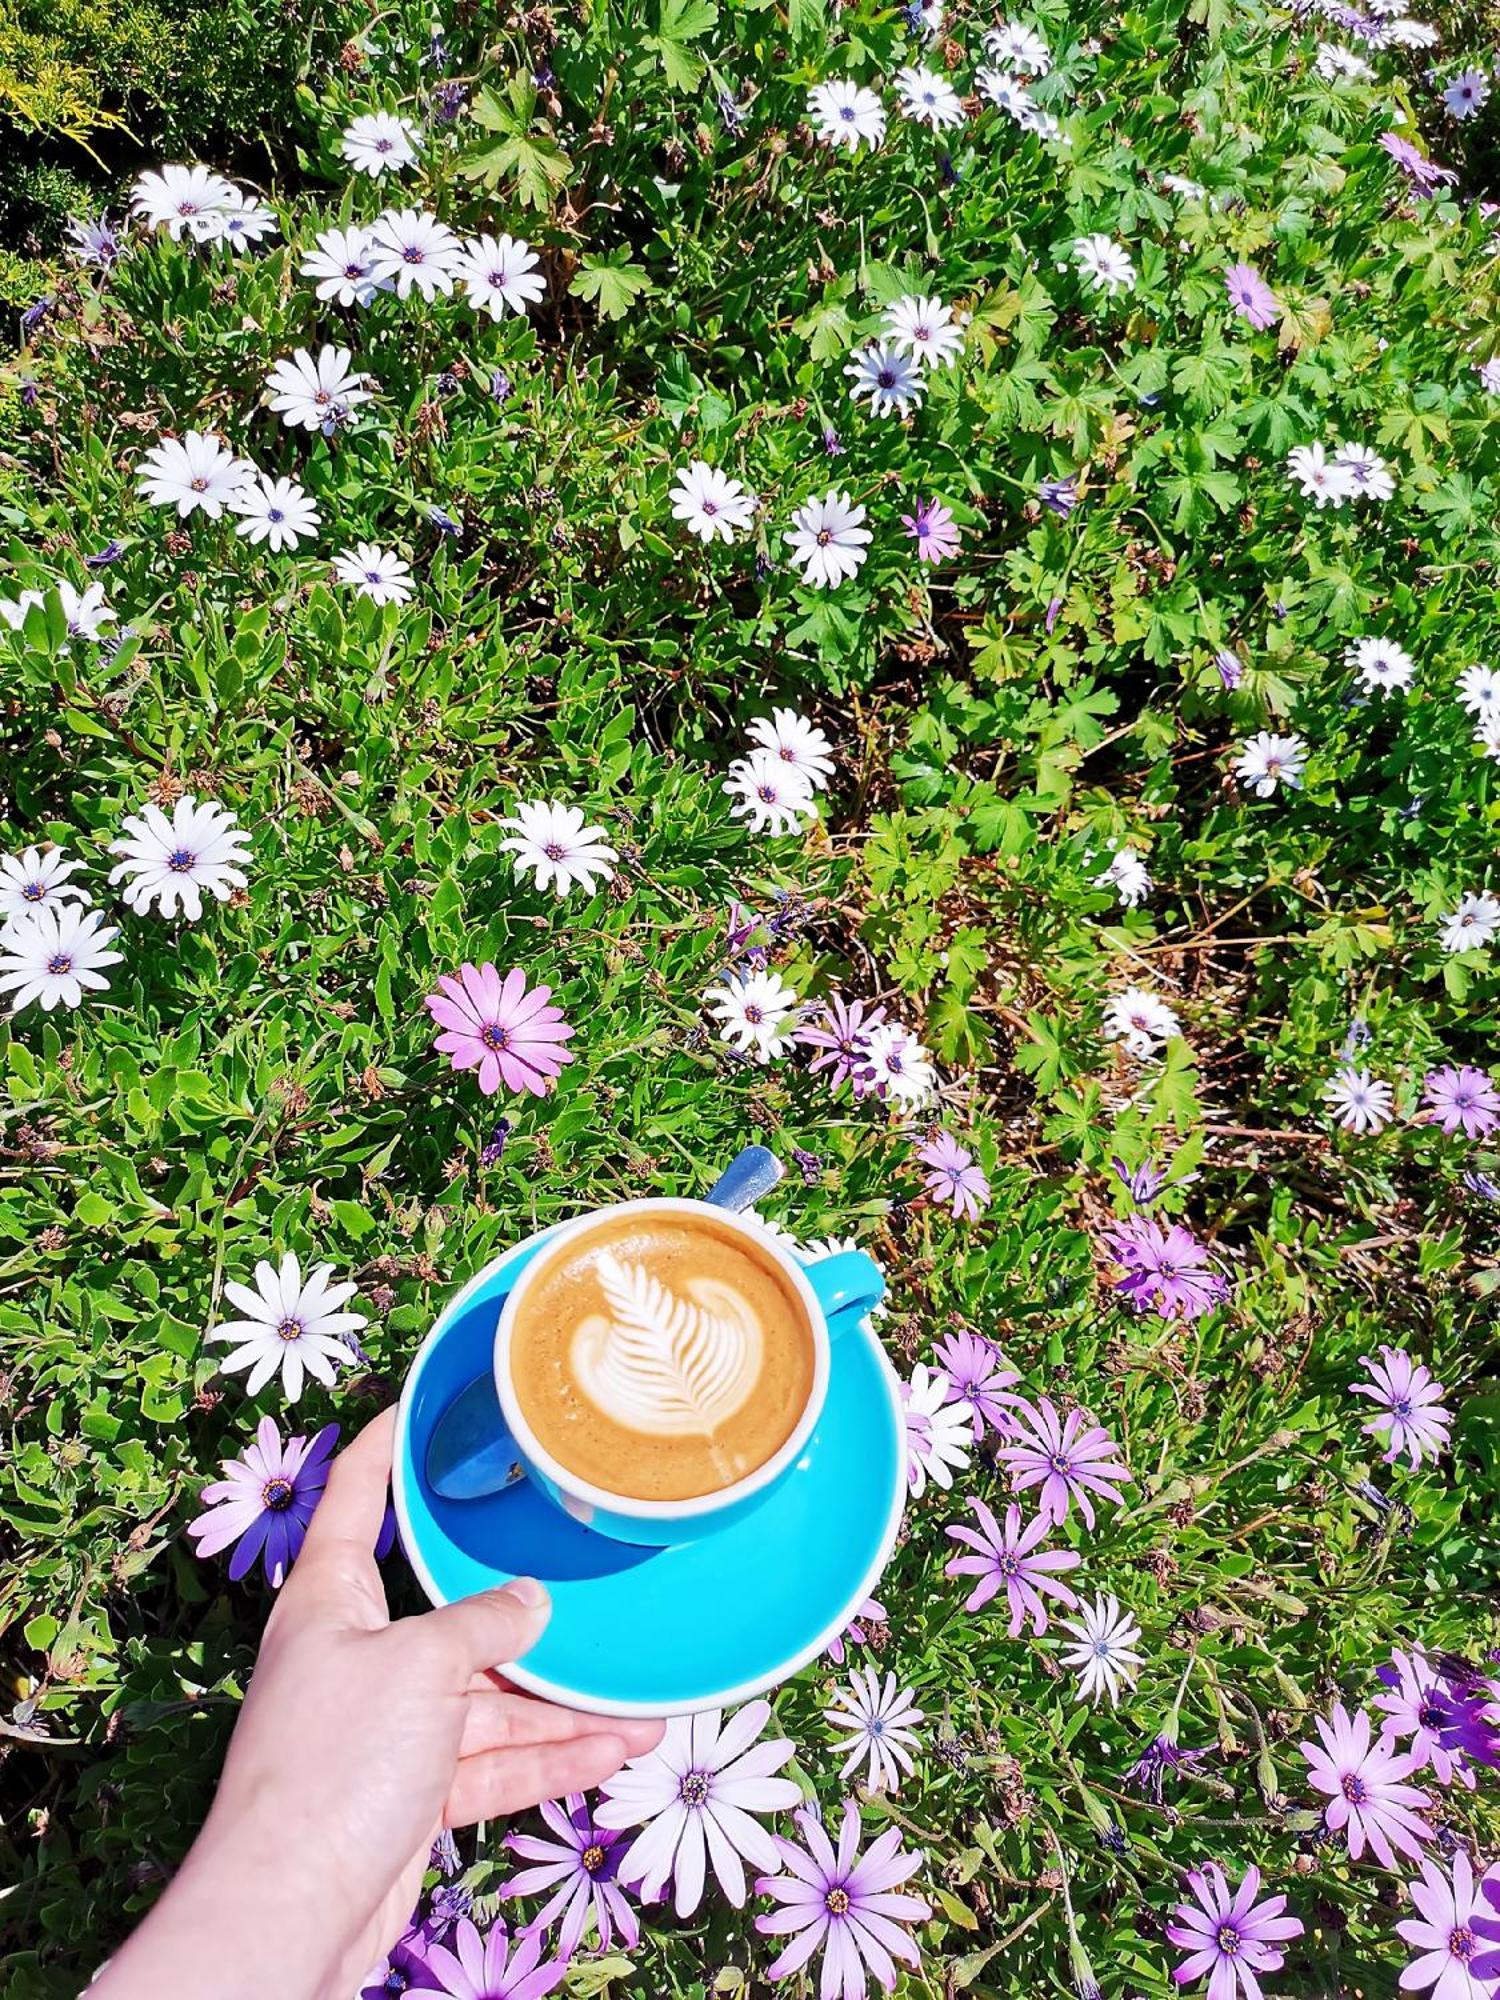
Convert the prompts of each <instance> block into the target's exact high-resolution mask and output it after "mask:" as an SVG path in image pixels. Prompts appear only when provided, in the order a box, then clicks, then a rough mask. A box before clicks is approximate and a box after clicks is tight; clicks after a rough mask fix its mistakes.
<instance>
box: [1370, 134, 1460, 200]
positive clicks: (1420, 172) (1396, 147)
mask: <svg viewBox="0 0 1500 2000" xmlns="http://www.w3.org/2000/svg"><path fill="white" fill-rule="evenodd" d="M1376 144H1377V145H1380V146H1383V147H1384V148H1385V150H1386V152H1388V153H1389V154H1390V156H1391V158H1392V159H1393V160H1394V161H1395V162H1396V165H1397V166H1398V167H1399V168H1400V169H1401V171H1402V173H1404V174H1405V175H1406V177H1407V179H1408V180H1409V181H1410V182H1411V183H1412V185H1413V186H1414V187H1415V188H1417V190H1418V191H1419V192H1420V193H1422V194H1433V193H1435V192H1436V190H1437V189H1438V188H1440V187H1443V186H1445V185H1451V184H1452V183H1453V182H1455V181H1457V179H1458V175H1457V174H1455V173H1454V172H1453V171H1452V170H1451V169H1450V168H1448V167H1440V166H1439V165H1438V164H1437V162H1436V161H1435V160H1429V159H1427V158H1426V157H1425V156H1424V155H1423V154H1421V153H1419V152H1418V151H1417V149H1416V147H1415V146H1414V145H1413V144H1412V143H1411V141H1410V139H1405V138H1403V137H1402V136H1401V134H1400V133H1399V132H1382V133H1381V135H1380V137H1379V139H1378V140H1377V141H1376Z"/></svg>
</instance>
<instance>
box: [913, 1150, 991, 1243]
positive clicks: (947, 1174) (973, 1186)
mask: <svg viewBox="0 0 1500 2000" xmlns="http://www.w3.org/2000/svg"><path fill="white" fill-rule="evenodd" d="M917 1158H918V1159H919V1160H921V1161H922V1162H923V1164H924V1165H925V1166H926V1167H927V1168H928V1169H929V1171H928V1172H927V1173H926V1174H925V1175H924V1176H923V1179H924V1181H925V1182H926V1185H927V1192H928V1194H929V1195H930V1196H931V1197H932V1199H933V1200H934V1201H937V1202H946V1203H947V1204H948V1205H949V1206H950V1207H951V1208H952V1210H953V1214H954V1218H955V1220H958V1221H962V1220H963V1219H964V1218H965V1217H968V1218H969V1219H970V1220H977V1218H978V1217H979V1216H980V1215H981V1214H982V1213H983V1212H984V1210H985V1209H987V1208H988V1207H989V1205H990V1184H989V1180H988V1178H987V1176H986V1174H985V1172H984V1169H983V1168H982V1167H980V1166H977V1165H976V1164H975V1161H974V1155H973V1154H972V1153H971V1152H969V1151H968V1150H967V1148H966V1147H963V1146H960V1145H959V1143H958V1141H957V1140H956V1139H955V1138H953V1137H952V1136H951V1134H949V1133H947V1132H939V1134H938V1136H937V1137H936V1138H935V1139H934V1140H933V1141H932V1142H931V1143H930V1144H929V1145H926V1146H919V1147H918V1148H917Z"/></svg>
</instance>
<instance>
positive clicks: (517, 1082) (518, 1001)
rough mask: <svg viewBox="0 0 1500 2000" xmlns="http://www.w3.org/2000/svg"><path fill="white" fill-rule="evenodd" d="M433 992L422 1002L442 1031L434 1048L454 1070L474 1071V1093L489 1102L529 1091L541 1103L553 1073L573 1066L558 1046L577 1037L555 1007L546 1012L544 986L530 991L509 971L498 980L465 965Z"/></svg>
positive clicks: (487, 968) (443, 977)
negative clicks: (496, 1096)
mask: <svg viewBox="0 0 1500 2000" xmlns="http://www.w3.org/2000/svg"><path fill="white" fill-rule="evenodd" d="M438 987H439V989H440V990H439V991H438V992H436V993H429V994H428V996H427V998H426V1000H425V1001H424V1002H423V1004H424V1006H425V1007H426V1008H427V1011H428V1013H429V1014H431V1016H432V1018H433V1019H434V1020H435V1021H436V1022H437V1024H438V1026H439V1027H440V1028H441V1029H442V1030H443V1033H442V1034H440V1035H439V1036H438V1038H437V1046H438V1048H439V1049H441V1051H442V1052H443V1054H444V1055H445V1056H447V1057H448V1059H449V1061H450V1062H451V1063H452V1064H453V1067H454V1068H455V1069H473V1068H474V1067H475V1066H476V1064H477V1065H478V1069H479V1088H480V1089H481V1090H482V1091H483V1092H484V1094H485V1096H486V1097H493V1096H494V1094H495V1092H496V1091H497V1090H499V1089H500V1087H501V1085H502V1084H503V1085H504V1087H505V1088H506V1089H507V1090H529V1091H530V1092H531V1093H532V1095H533V1096H534V1097H545V1096H546V1095H547V1092H548V1091H549V1090H550V1089H551V1087H552V1085H553V1083H554V1081H555V1080H556V1077H557V1074H558V1071H559V1070H561V1069H562V1067H563V1065H564V1064H565V1063H570V1062H571V1061H572V1060H573V1056H572V1052H571V1051H570V1050H568V1049H565V1048H563V1047H562V1046H561V1044H562V1043H563V1042H565V1041H567V1040H568V1038H569V1036H571V1035H573V1034H574V1033H576V1032H577V1031H576V1030H575V1029H573V1028H570V1027H569V1025H568V1023H567V1022H566V1021H565V1020H564V1019H563V1016H562V1009H561V1008H560V1007H549V1006H548V1005H547V1002H548V1001H549V1000H550V999H551V998H552V988H551V987H550V986H533V987H532V988H531V989H530V991H529V992H528V990H527V986H526V975H525V973H524V972H522V971H521V969H520V968H519V966H516V967H512V969H511V970H510V971H509V972H507V973H506V974H505V976H504V978H503V979H502V978H501V976H500V974H499V973H498V972H497V971H496V970H495V968H494V966H493V965H491V964H489V963H488V962H486V963H485V964H484V965H480V966H473V965H469V964H468V963H467V962H466V963H465V964H463V965H461V966H460V967H459V969H458V977H457V978H456V979H455V978H452V977H451V976H450V975H449V974H447V973H442V974H440V975H439V977H438Z"/></svg>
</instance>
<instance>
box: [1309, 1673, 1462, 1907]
mask: <svg viewBox="0 0 1500 2000" xmlns="http://www.w3.org/2000/svg"><path fill="white" fill-rule="evenodd" d="M1313 1720H1314V1723H1315V1726H1316V1728H1317V1732H1318V1734H1319V1736H1320V1737H1321V1738H1322V1739H1323V1740H1322V1742H1321V1744H1319V1743H1303V1744H1302V1745H1300V1746H1299V1747H1300V1748H1301V1751H1302V1754H1303V1756H1304V1757H1305V1758H1306V1759H1307V1764H1308V1782H1309V1783H1310V1784H1311V1786H1312V1788H1313V1790H1314V1791H1316V1792H1325V1793H1326V1794H1327V1795H1328V1800H1329V1803H1328V1805H1327V1806H1326V1807H1325V1808H1324V1812H1323V1824H1324V1825H1325V1826H1326V1827H1327V1828H1328V1830H1329V1831H1330V1833H1337V1832H1339V1830H1340V1829H1341V1828H1345V1829H1347V1834H1348V1841H1349V1858H1350V1860H1351V1861H1358V1859H1359V1857H1360V1856H1361V1855H1362V1854H1363V1853H1364V1851H1365V1847H1366V1844H1367V1843H1368V1845H1369V1846H1370V1847H1371V1848H1373V1849H1374V1851H1375V1854H1376V1856H1377V1858H1378V1859H1379V1860H1380V1861H1381V1862H1382V1863H1383V1864H1384V1865H1385V1866H1386V1867H1387V1868H1394V1867H1395V1866H1396V1854H1397V1851H1399V1852H1400V1853H1402V1854H1406V1855H1410V1857H1411V1858H1412V1860H1413V1861H1420V1860H1421V1858H1422V1842H1423V1841H1424V1840H1431V1838H1432V1828H1431V1827H1430V1826H1429V1825H1428V1824H1427V1822H1426V1820H1424V1819H1421V1818H1420V1817H1419V1816H1418V1815H1419V1813H1420V1812H1421V1810H1422V1809H1423V1808H1424V1807H1426V1806H1429V1805H1431V1803H1432V1801H1431V1799H1430V1798H1429V1797H1428V1795H1427V1793H1426V1792H1424V1791H1422V1790H1420V1788H1419V1787H1418V1786H1416V1785H1408V1784H1406V1783H1404V1782H1403V1781H1404V1780H1405V1779H1407V1778H1409V1777H1410V1776H1411V1774H1412V1772H1413V1771H1414V1770H1415V1769H1416V1768H1417V1760H1416V1758H1415V1757H1413V1756H1410V1755H1407V1754H1405V1753H1403V1754H1402V1755H1400V1756H1398V1755H1396V1753H1395V1752H1394V1751H1392V1750H1389V1749H1387V1748H1386V1746H1385V1745H1384V1744H1383V1743H1378V1742H1375V1741H1373V1740H1372V1736H1373V1731H1372V1729H1371V1726H1370V1718H1369V1716H1368V1715H1367V1714H1366V1713H1365V1711H1364V1709H1362V1708H1359V1709H1356V1710H1355V1712H1354V1714H1353V1715H1352V1716H1351V1715H1350V1713H1349V1711H1348V1709H1346V1708H1345V1706H1344V1704H1343V1703H1342V1702H1341V1701H1340V1702H1335V1703H1334V1707H1333V1714H1332V1715H1331V1716H1329V1717H1328V1718H1327V1719H1326V1720H1325V1719H1324V1718H1323V1717H1322V1716H1321V1715H1319V1716H1315V1717H1314V1718H1313Z"/></svg>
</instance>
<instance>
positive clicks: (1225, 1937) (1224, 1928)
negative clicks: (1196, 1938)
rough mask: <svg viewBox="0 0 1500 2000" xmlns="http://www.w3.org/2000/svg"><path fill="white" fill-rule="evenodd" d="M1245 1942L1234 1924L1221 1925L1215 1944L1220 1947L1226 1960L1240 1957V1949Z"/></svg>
mask: <svg viewBox="0 0 1500 2000" xmlns="http://www.w3.org/2000/svg"><path fill="white" fill-rule="evenodd" d="M1243 1942H1244V1940H1243V1938H1241V1936H1240V1934H1239V1932H1238V1931H1237V1930H1236V1929H1235V1927H1234V1925H1233V1924H1220V1926H1219V1929H1218V1934H1217V1936H1216V1937H1215V1939H1214V1943H1215V1944H1216V1945H1217V1946H1218V1947H1219V1950H1220V1951H1221V1952H1222V1953H1223V1954H1224V1956H1225V1958H1236V1957H1238V1956H1239V1949H1240V1946H1241V1944H1243Z"/></svg>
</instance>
